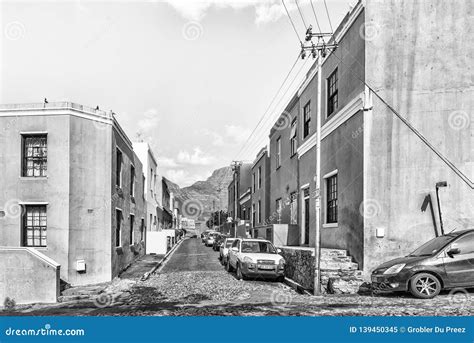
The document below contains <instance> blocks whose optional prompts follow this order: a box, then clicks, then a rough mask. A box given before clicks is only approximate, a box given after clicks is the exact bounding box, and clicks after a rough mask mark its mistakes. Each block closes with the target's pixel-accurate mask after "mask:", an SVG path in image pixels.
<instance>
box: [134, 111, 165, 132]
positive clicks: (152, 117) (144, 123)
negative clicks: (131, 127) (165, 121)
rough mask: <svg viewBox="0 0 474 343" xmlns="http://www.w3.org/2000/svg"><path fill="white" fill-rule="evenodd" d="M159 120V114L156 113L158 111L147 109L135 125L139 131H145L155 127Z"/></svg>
mask: <svg viewBox="0 0 474 343" xmlns="http://www.w3.org/2000/svg"><path fill="white" fill-rule="evenodd" d="M159 122H160V116H159V115H158V111H157V110H156V109H154V108H151V109H149V110H147V111H146V112H145V113H144V114H143V117H142V118H140V120H139V121H138V124H137V127H138V131H139V132H140V133H145V132H149V131H151V130H153V129H154V128H156V126H157V125H158V123H159Z"/></svg>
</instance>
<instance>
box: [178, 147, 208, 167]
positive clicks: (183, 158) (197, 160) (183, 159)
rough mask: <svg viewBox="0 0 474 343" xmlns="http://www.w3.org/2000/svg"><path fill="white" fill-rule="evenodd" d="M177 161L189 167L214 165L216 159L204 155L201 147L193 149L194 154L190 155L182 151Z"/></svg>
mask: <svg viewBox="0 0 474 343" xmlns="http://www.w3.org/2000/svg"><path fill="white" fill-rule="evenodd" d="M177 161H178V162H179V163H182V164H187V165H195V166H206V165H210V164H212V163H214V162H215V158H214V157H213V156H210V155H206V154H204V153H203V152H202V150H201V149H200V148H199V147H196V148H194V149H193V152H192V153H189V152H188V151H186V150H181V151H180V152H179V153H178V157H177Z"/></svg>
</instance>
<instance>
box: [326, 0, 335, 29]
mask: <svg viewBox="0 0 474 343" xmlns="http://www.w3.org/2000/svg"><path fill="white" fill-rule="evenodd" d="M324 7H325V8H326V14H327V15H328V20H329V27H330V28H331V32H332V33H334V30H333V29H332V23H331V17H330V16H329V11H328V6H327V5H326V0H324Z"/></svg>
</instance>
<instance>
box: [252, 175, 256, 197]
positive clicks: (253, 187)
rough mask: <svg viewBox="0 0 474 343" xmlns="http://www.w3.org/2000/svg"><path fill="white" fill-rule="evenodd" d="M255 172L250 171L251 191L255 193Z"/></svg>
mask: <svg viewBox="0 0 474 343" xmlns="http://www.w3.org/2000/svg"><path fill="white" fill-rule="evenodd" d="M255 182H256V179H255V173H252V193H255Z"/></svg>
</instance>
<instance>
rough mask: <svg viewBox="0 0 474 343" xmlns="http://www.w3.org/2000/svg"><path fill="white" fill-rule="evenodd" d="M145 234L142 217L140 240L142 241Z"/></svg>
mask: <svg viewBox="0 0 474 343" xmlns="http://www.w3.org/2000/svg"><path fill="white" fill-rule="evenodd" d="M144 235H145V219H143V218H142V222H141V223H140V242H142V241H143V238H144Z"/></svg>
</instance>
